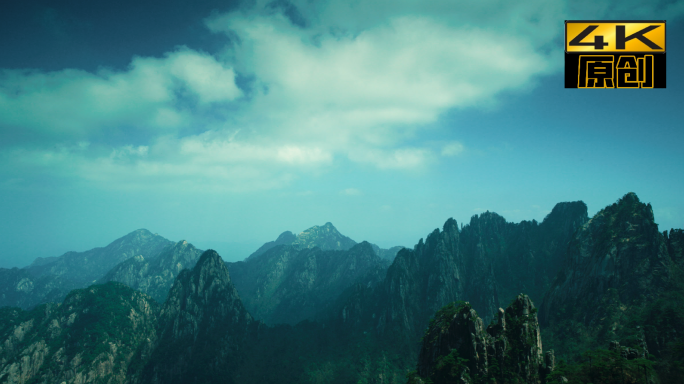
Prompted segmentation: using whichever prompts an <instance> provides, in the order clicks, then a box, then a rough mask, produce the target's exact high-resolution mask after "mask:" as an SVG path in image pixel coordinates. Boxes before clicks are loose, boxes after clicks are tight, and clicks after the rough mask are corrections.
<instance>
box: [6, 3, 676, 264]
mask: <svg viewBox="0 0 684 384" xmlns="http://www.w3.org/2000/svg"><path fill="white" fill-rule="evenodd" d="M682 15H684V1H674V2H672V1H649V2H646V1H632V0H628V1H563V0H525V1H515V2H512V1H478V2H472V1H444V0H428V1H425V0H423V1H408V0H394V1H381V0H366V1H355V0H354V1H349V0H328V1H316V0H295V1H287V0H276V1H262V0H253V1H232V2H231V1H224V2H218V1H213V0H204V1H195V2H192V4H191V2H180V1H177V0H171V1H163V2H162V1H156V0H155V1H147V2H138V1H127V0H124V1H119V2H112V3H106V2H86V1H80V0H79V1H62V2H48V1H32V2H11V3H8V4H3V5H2V12H0V52H2V54H0V219H1V220H0V236H1V237H2V243H3V246H2V247H1V248H0V267H5V268H9V267H23V266H26V265H28V264H29V263H31V262H32V261H33V259H35V258H36V257H47V256H58V255H61V254H62V253H64V252H66V251H72V250H73V251H84V250H87V249H91V248H94V247H99V246H105V245H107V244H108V243H110V242H111V241H113V240H115V239H117V238H119V237H121V236H124V235H125V234H127V233H129V232H131V231H133V230H136V229H139V228H146V229H148V230H150V231H152V232H154V233H158V234H160V235H162V236H164V237H166V238H168V239H170V240H174V241H179V240H187V241H189V242H191V243H193V244H195V245H196V246H197V247H199V248H202V249H206V248H214V249H216V250H218V251H219V253H220V254H221V256H222V257H223V258H224V259H225V260H229V261H237V260H241V259H243V258H244V257H246V256H247V255H249V254H250V253H251V252H252V251H254V250H256V248H258V246H259V245H261V244H263V243H264V242H266V241H270V240H274V239H275V238H276V237H277V236H278V235H279V234H280V233H281V232H283V231H286V230H290V231H293V232H294V233H299V232H301V231H303V230H305V229H307V228H309V227H311V226H313V225H322V224H324V223H326V222H332V223H333V224H334V225H335V226H336V227H337V229H338V230H339V231H340V232H341V233H343V234H345V235H347V236H349V237H351V238H352V239H354V240H356V241H363V240H367V241H370V242H373V243H376V244H378V245H380V246H381V247H387V248H388V247H391V246H394V245H403V246H409V247H410V246H413V245H414V244H415V243H417V241H418V240H419V239H420V238H421V237H425V236H426V235H427V234H428V233H430V232H431V231H432V230H433V229H434V228H438V227H439V228H441V226H442V225H443V223H444V222H445V221H446V220H447V219H448V218H450V217H453V218H455V219H456V220H457V222H460V223H465V224H467V223H468V222H469V221H470V218H471V217H472V216H473V215H477V214H480V213H482V212H485V211H493V212H497V213H498V214H500V215H502V216H503V217H505V218H506V219H507V220H508V221H511V222H520V221H521V220H532V219H535V220H537V221H541V220H543V219H544V217H545V216H546V215H547V214H548V213H549V212H550V211H551V209H552V208H553V207H554V205H555V204H556V203H559V202H565V201H577V200H582V201H584V202H585V203H586V204H587V206H588V209H589V214H590V215H593V214H595V213H596V212H598V211H599V210H601V209H602V208H603V207H605V206H606V205H609V204H612V203H613V202H615V201H616V200H618V199H619V198H620V197H622V196H623V195H624V194H626V193H628V192H635V193H637V195H638V196H639V197H640V199H641V200H642V201H644V202H649V203H651V205H652V206H653V209H654V214H655V219H656V222H657V223H658V224H659V227H660V229H661V230H666V229H670V228H682V227H684V202H683V200H682V191H684V177H683V176H684V168H683V167H682V165H683V164H684V150H683V148H682V144H683V143H684V123H682V120H681V118H682V112H681V108H682V105H684V73H683V72H682V71H681V70H678V66H679V64H678V63H681V62H684V52H682V48H684V22H683V18H682ZM565 20H666V21H667V44H668V45H667V66H668V67H667V88H666V89H654V90H578V89H565V88H564V80H563V79H564V77H563V70H564V68H563V65H564V64H563V43H564V41H563V31H564V21H565Z"/></svg>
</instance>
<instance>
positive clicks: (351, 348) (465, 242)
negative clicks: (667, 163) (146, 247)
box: [0, 193, 684, 384]
mask: <svg viewBox="0 0 684 384" xmlns="http://www.w3.org/2000/svg"><path fill="white" fill-rule="evenodd" d="M330 226H332V225H330ZM324 227H325V226H324ZM316 228H317V229H316V230H315V231H313V230H312V231H310V232H308V233H309V235H307V236H302V239H304V240H302V241H301V242H300V243H297V244H295V242H297V241H298V240H299V237H297V239H295V240H293V241H292V242H291V243H289V244H285V243H287V242H289V241H290V240H291V239H292V236H288V235H285V236H284V237H283V239H281V242H283V244H275V245H273V246H271V247H267V248H268V249H265V250H263V252H262V253H260V254H257V255H256V256H254V257H251V258H249V259H248V260H246V261H244V262H239V263H224V262H223V261H222V260H221V258H220V257H219V256H218V254H217V253H216V252H214V251H211V250H210V251H206V252H204V253H202V254H201V255H200V256H199V258H198V255H197V254H198V253H199V252H200V251H198V250H197V249H195V248H194V247H193V246H192V245H190V244H188V243H186V242H183V241H181V242H178V243H176V244H172V245H171V246H168V247H166V248H164V250H163V252H160V253H158V255H157V256H156V257H147V256H143V257H137V256H138V255H134V257H132V258H127V259H125V260H123V261H121V262H120V263H118V264H117V265H116V266H114V267H113V268H112V269H111V270H110V271H109V273H107V274H106V275H103V276H102V280H101V281H104V280H107V279H118V280H120V281H125V282H126V283H127V284H131V285H133V286H136V287H138V288H139V289H143V290H146V291H147V292H150V293H152V294H154V295H156V296H157V297H158V298H161V297H162V296H163V292H164V291H165V290H167V289H168V287H169V284H171V288H170V290H169V291H168V294H167V295H166V296H164V297H166V300H165V301H164V303H163V304H162V305H159V304H157V302H156V301H155V300H153V299H152V298H151V297H150V296H148V295H146V294H144V293H141V292H138V291H134V290H132V289H131V288H129V287H127V286H125V285H123V284H120V283H116V282H111V281H110V282H108V283H106V284H104V285H93V286H90V287H89V288H86V289H78V290H74V291H72V292H71V293H70V294H69V295H68V296H67V297H66V299H64V301H63V302H62V303H61V304H44V305H40V306H38V307H35V308H34V309H32V310H30V311H24V310H21V309H19V308H8V307H5V308H0V383H12V384H14V383H53V382H56V383H61V382H66V383H99V382H107V383H131V384H133V383H175V382H177V383H181V382H183V383H185V382H188V383H211V384H213V383H259V384H262V383H279V384H280V383H387V384H398V383H406V381H407V380H408V381H409V383H410V384H420V383H427V382H432V383H434V384H438V383H447V382H448V383H451V382H459V383H471V384H480V383H485V382H487V383H491V382H497V383H506V382H518V383H525V384H542V383H544V384H555V383H567V382H569V383H574V382H576V383H587V382H602V383H622V382H625V383H634V384H636V383H639V382H644V383H660V384H670V383H672V384H675V383H676V384H679V383H682V382H683V378H684V364H682V361H684V338H683V337H682V335H684V310H683V308H684V253H683V250H684V232H683V231H682V230H670V231H669V232H667V231H666V232H663V233H661V232H659V231H658V228H657V225H656V224H655V222H654V220H653V211H652V209H651V207H650V205H648V204H644V203H642V202H641V201H639V199H638V197H637V196H636V195H635V194H631V193H630V194H627V195H625V196H624V197H623V198H621V199H620V200H619V201H618V202H616V203H615V204H613V205H611V206H609V207H606V208H605V209H603V210H601V211H600V212H599V213H597V214H596V215H595V216H594V217H593V218H592V219H591V220H589V219H588V217H587V208H586V205H585V204H584V203H582V202H571V203H560V204H557V205H556V206H555V207H554V209H553V210H552V212H551V213H550V214H549V215H548V216H547V217H546V218H545V219H544V221H543V222H542V223H537V222H536V221H523V222H521V223H509V222H507V221H506V220H505V219H504V218H503V217H501V216H499V215H497V214H495V213H492V212H485V213H483V214H481V215H477V216H474V217H472V218H471V220H470V222H469V223H468V224H466V225H462V226H461V227H459V226H458V225H457V223H456V221H455V220H453V219H449V220H447V221H446V222H445V224H444V226H443V227H442V229H441V230H439V229H436V230H435V231H433V232H432V233H430V234H429V235H428V236H427V237H426V238H425V240H423V239H420V240H419V241H418V243H417V244H416V245H415V246H414V247H413V249H401V250H400V251H399V252H398V253H397V255H396V258H394V260H393V262H391V264H390V261H389V260H386V259H383V258H382V257H380V256H379V255H378V251H377V249H374V247H373V245H372V244H369V243H367V242H362V243H359V244H354V245H352V246H351V248H348V249H346V250H343V249H337V250H333V249H323V248H321V247H333V246H337V247H342V244H343V241H341V240H339V239H340V238H342V237H340V236H341V235H339V236H338V235H337V234H339V233H338V232H337V231H336V230H334V231H333V230H332V229H334V227H332V228H329V229H328V230H326V229H321V228H323V227H316ZM305 232H306V231H305ZM336 232H337V233H336ZM319 237H320V238H319ZM326 237H327V238H328V239H333V242H332V243H331V242H328V241H327V240H325V239H324V238H326ZM334 239H338V240H334ZM306 244H318V245H313V246H311V247H309V246H307V245H306ZM58 262H61V261H50V260H40V261H38V262H37V263H36V266H38V267H41V268H44V267H46V266H50V265H53V264H55V263H58ZM86 263H87V262H86ZM36 266H34V267H36ZM190 267H191V268H192V269H190ZM181 269H182V270H181ZM179 270H180V272H179ZM1 272H2V273H4V274H5V275H4V276H5V277H6V278H7V280H2V284H4V286H5V287H9V289H8V290H5V291H3V294H5V295H6V296H4V297H5V300H10V299H11V300H19V299H21V298H22V297H27V296H21V295H27V294H28V295H30V294H33V292H36V290H37V289H38V288H40V287H41V285H40V284H43V283H42V281H43V280H41V279H48V280H50V279H52V280H50V281H52V282H55V281H56V282H59V280H57V279H55V277H54V275H52V274H47V275H44V276H39V277H37V278H36V277H35V276H33V275H32V274H31V273H30V271H29V270H27V269H21V270H20V269H16V268H15V269H12V270H4V271H1ZM63 274H64V275H68V273H66V272H65V273H63ZM174 276H175V278H174ZM43 286H46V285H43ZM41 289H43V288H41ZM52 292H57V293H59V292H60V291H59V289H54V290H53V291H52ZM521 292H525V293H528V292H529V296H528V295H526V294H522V293H521ZM10 295H19V296H13V297H10ZM20 296H21V297H20ZM43 297H46V296H43ZM542 297H543V298H544V299H543V303H542V305H541V308H540V310H539V322H541V327H540V326H539V324H538V321H537V313H536V308H535V307H534V305H533V304H532V300H541V299H540V298H542ZM535 298H536V299H535ZM243 300H244V304H243ZM459 300H461V301H468V302H467V303H461V304H457V305H447V306H446V307H445V304H448V303H450V302H454V301H459ZM252 308H253V309H254V310H255V312H254V313H255V314H258V316H257V315H255V316H252V315H251V314H250V312H251V309H252ZM500 308H507V309H506V310H505V311H504V310H502V309H500ZM259 311H260V312H259ZM435 313H436V314H435ZM259 317H263V318H266V319H268V321H270V322H272V323H279V322H287V323H291V324H294V323H296V325H294V326H292V325H287V324H280V325H276V326H268V325H266V324H264V323H263V322H261V321H259V320H258V318H259ZM431 318H432V321H430V319H431ZM312 319H313V320H315V321H311V320H312ZM300 320H302V321H300ZM490 320H491V322H490ZM487 324H489V325H488V326H486V325H487ZM542 337H543V339H544V344H543V345H544V347H545V350H547V353H542V352H543V351H542V341H541V340H542ZM606 347H607V348H608V349H606ZM550 349H553V350H554V351H555V354H552V353H549V352H550V351H548V350H550ZM554 356H556V357H560V358H562V361H561V362H560V363H559V364H555V362H554V360H555V358H554ZM413 368H416V371H414V372H412V373H410V374H409V375H408V376H409V377H408V378H405V374H406V372H407V371H409V370H410V369H413Z"/></svg>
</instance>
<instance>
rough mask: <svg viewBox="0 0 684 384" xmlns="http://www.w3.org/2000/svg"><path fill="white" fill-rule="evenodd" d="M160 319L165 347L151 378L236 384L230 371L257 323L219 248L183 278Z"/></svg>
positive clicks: (148, 372)
mask: <svg viewBox="0 0 684 384" xmlns="http://www.w3.org/2000/svg"><path fill="white" fill-rule="evenodd" d="M160 318H161V320H160V324H161V329H162V334H161V338H160V344H159V345H160V347H159V348H157V350H156V352H155V356H153V358H152V360H151V364H150V366H149V367H148V369H147V370H146V375H147V377H146V380H149V381H152V382H161V383H184V382H205V381H211V379H210V378H211V377H218V376H225V377H226V382H232V378H231V376H230V371H231V369H232V368H233V367H235V365H236V364H237V362H238V360H239V356H240V353H241V352H242V350H243V349H244V348H246V345H247V344H248V340H249V339H250V337H251V336H252V334H253V332H252V331H251V330H252V329H253V328H254V327H253V326H255V325H257V324H255V322H254V321H253V320H252V317H251V316H250V315H249V313H247V311H246V310H245V308H244V306H243V305H242V302H241V300H240V297H239V296H238V293H237V290H236V289H235V287H233V284H232V283H231V281H230V275H229V273H228V268H227V267H226V264H225V263H224V262H223V260H222V259H221V257H220V256H219V254H218V253H216V251H214V250H208V251H206V252H204V253H203V254H202V256H200V258H199V260H198V261H197V264H196V265H195V267H194V268H193V269H192V270H187V269H186V270H183V271H182V272H181V273H180V274H179V275H178V277H177V279H176V281H175V283H174V285H173V287H172V288H171V291H170V292H169V296H168V299H167V300H166V303H165V304H164V307H163V309H162V311H161V315H160ZM217 375H218V376H217Z"/></svg>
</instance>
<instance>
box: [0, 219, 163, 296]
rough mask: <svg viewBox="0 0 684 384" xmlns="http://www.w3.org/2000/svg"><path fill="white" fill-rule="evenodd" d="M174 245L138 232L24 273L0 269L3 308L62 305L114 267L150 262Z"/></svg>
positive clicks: (40, 263) (38, 263)
mask: <svg viewBox="0 0 684 384" xmlns="http://www.w3.org/2000/svg"><path fill="white" fill-rule="evenodd" d="M171 244H173V243H172V242H171V241H169V240H166V239H164V238H163V237H161V236H159V235H156V234H152V233H151V232H150V231H148V230H146V229H139V230H137V231H134V232H131V233H129V234H128V235H126V236H124V237H122V238H120V239H117V240H115V241H114V242H112V243H111V244H109V245H108V246H106V247H104V248H94V249H91V250H89V251H85V252H67V253H65V254H64V255H62V256H60V257H51V258H45V259H39V260H37V261H36V262H34V263H33V264H31V265H30V266H28V267H26V268H23V269H17V268H14V269H5V268H0V306H17V307H20V308H24V309H29V308H32V307H34V306H36V305H38V304H41V303H47V302H61V301H62V300H63V299H64V298H65V297H66V295H67V294H68V293H69V292H70V291H71V290H72V289H79V288H84V287H87V286H89V285H90V284H93V283H94V282H95V281H96V280H98V279H100V278H102V277H103V276H104V275H105V274H106V273H107V272H108V271H109V270H110V269H112V268H113V267H114V266H115V265H117V264H119V263H121V262H123V261H125V260H128V259H130V258H133V257H135V256H139V255H141V256H143V257H144V258H145V259H151V258H153V257H155V256H157V255H158V254H159V252H160V251H161V250H162V249H164V248H165V247H166V246H169V245H171Z"/></svg>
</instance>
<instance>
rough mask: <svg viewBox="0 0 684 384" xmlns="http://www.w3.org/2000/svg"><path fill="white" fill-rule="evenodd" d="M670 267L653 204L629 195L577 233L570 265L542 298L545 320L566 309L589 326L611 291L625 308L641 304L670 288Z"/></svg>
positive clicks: (568, 257)
mask: <svg viewBox="0 0 684 384" xmlns="http://www.w3.org/2000/svg"><path fill="white" fill-rule="evenodd" d="M672 262H673V261H672V258H671V256H670V254H669V252H668V247H667V241H666V239H665V237H664V236H663V234H661V233H660V232H659V231H658V225H657V224H656V223H655V222H654V220H653V209H652V208H651V205H650V204H644V203H642V202H641V201H640V200H639V198H638V197H637V195H636V194H634V193H628V194H626V195H625V196H623V197H622V198H621V199H619V200H618V201H617V202H616V203H614V204H612V205H610V206H608V207H606V208H604V209H602V210H601V211H600V212H598V213H597V214H596V215H594V217H592V218H591V220H589V221H588V222H586V223H585V224H584V225H583V226H582V227H581V228H580V229H579V230H578V231H577V232H576V233H575V235H574V236H573V238H572V239H571V241H570V243H569V244H568V248H567V255H566V264H565V266H564V267H563V268H562V269H561V271H560V272H559V274H558V276H557V277H556V279H555V281H554V283H553V284H552V286H551V287H550V289H549V291H548V292H547V293H546V295H545V297H544V302H543V304H542V321H543V322H544V323H545V324H546V323H547V322H548V321H551V319H552V318H554V317H557V316H563V315H562V312H563V310H565V309H567V310H568V311H570V312H569V313H575V312H582V313H583V314H584V315H586V317H584V319H583V322H585V323H586V324H589V323H591V322H593V321H597V319H598V318H599V317H602V315H601V314H600V313H599V312H598V309H600V308H601V305H600V303H601V301H602V300H603V299H604V296H605V295H606V294H608V292H609V291H610V290H614V291H615V292H616V293H617V299H619V301H620V302H622V303H624V304H627V305H631V304H638V303H637V302H642V303H643V302H644V300H648V299H649V297H650V298H653V297H655V296H656V295H657V291H658V290H661V289H662V288H663V287H664V286H665V285H666V284H667V281H668V279H669V271H670V270H671V268H670V264H671V263H672Z"/></svg>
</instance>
